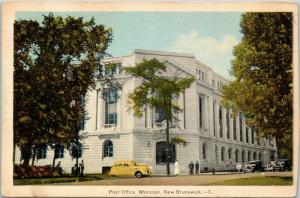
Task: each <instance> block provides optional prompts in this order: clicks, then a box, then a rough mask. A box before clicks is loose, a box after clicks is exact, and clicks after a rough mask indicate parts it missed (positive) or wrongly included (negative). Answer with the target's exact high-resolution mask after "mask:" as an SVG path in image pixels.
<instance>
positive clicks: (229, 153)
mask: <svg viewBox="0 0 300 198" xmlns="http://www.w3.org/2000/svg"><path fill="white" fill-rule="evenodd" d="M231 153H232V149H231V148H230V149H228V159H231V155H232V154H231Z"/></svg>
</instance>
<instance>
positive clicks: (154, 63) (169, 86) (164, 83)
mask: <svg viewBox="0 0 300 198" xmlns="http://www.w3.org/2000/svg"><path fill="white" fill-rule="evenodd" d="M125 71H126V72H127V73H129V74H131V75H132V76H134V77H137V78H141V79H142V82H141V84H140V85H139V86H138V87H137V88H135V90H134V91H133V92H132V93H130V94H129V95H128V104H129V107H130V108H131V109H132V110H133V111H134V115H135V116H137V117H141V116H143V112H144V110H145V108H146V106H149V107H150V108H158V109H160V110H161V111H162V112H163V114H164V120H166V142H167V144H168V145H170V137H169V136H170V135H169V129H170V122H172V121H173V120H174V119H176V118H175V117H174V116H173V115H174V113H178V112H179V111H181V109H180V108H179V106H178V105H176V104H174V103H172V99H174V98H176V97H178V96H179V94H180V93H181V92H183V91H184V90H185V89H187V88H188V87H190V86H191V84H192V82H193V81H194V78H193V77H189V78H181V79H177V78H168V77H165V76H163V72H166V66H165V65H164V63H161V62H159V61H158V60H157V59H151V60H144V61H143V62H142V63H140V64H137V65H136V66H135V67H127V68H125ZM177 139H178V138H177ZM181 142H182V141H181ZM167 156H168V155H167ZM167 174H168V175H170V162H169V158H168V157H167Z"/></svg>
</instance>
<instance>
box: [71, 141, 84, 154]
mask: <svg viewBox="0 0 300 198" xmlns="http://www.w3.org/2000/svg"><path fill="white" fill-rule="evenodd" d="M70 150H71V156H72V157H73V158H76V157H78V158H80V157H82V144H81V143H78V145H76V144H72V145H71V148H70Z"/></svg>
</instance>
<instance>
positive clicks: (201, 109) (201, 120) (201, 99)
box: [199, 96, 203, 128]
mask: <svg viewBox="0 0 300 198" xmlns="http://www.w3.org/2000/svg"><path fill="white" fill-rule="evenodd" d="M199 126H200V128H203V98H202V96H199Z"/></svg>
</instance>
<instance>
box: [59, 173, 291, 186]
mask: <svg viewBox="0 0 300 198" xmlns="http://www.w3.org/2000/svg"><path fill="white" fill-rule="evenodd" d="M260 176H283V177H284V176H292V173H291V172H264V173H246V174H243V173H241V174H228V173H226V174H220V173H218V174H217V175H212V174H201V175H197V176H188V175H185V176H177V177H175V176H170V177H167V176H151V177H144V178H140V179H138V178H134V177H131V178H120V177H113V178H111V179H107V180H94V181H86V182H75V183H61V184H58V185H155V186H158V185H170V186H172V185H174V186H179V185H180V186H182V185H184V186H188V185H190V186H191V185H193V186H195V185H210V184H214V183H216V182H219V181H224V180H230V179H238V178H249V177H260Z"/></svg>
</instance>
